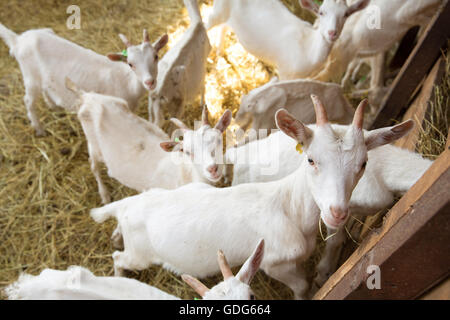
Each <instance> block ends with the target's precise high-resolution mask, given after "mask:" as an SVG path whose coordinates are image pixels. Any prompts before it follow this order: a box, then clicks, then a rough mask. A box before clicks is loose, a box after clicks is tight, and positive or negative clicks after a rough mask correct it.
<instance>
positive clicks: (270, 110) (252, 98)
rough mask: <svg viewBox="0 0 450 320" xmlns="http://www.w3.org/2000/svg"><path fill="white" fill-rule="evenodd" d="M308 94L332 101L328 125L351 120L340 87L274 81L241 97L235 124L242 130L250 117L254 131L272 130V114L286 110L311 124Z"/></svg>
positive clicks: (349, 108) (311, 115)
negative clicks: (241, 127) (331, 122)
mask: <svg viewBox="0 0 450 320" xmlns="http://www.w3.org/2000/svg"><path fill="white" fill-rule="evenodd" d="M311 93H313V94H315V95H318V96H320V97H322V98H323V99H324V100H325V101H333V103H332V104H330V105H328V106H326V107H327V113H328V117H329V120H330V121H334V122H338V123H343V124H346V123H349V122H350V121H351V120H352V117H353V113H354V111H353V109H352V108H351V107H350V104H349V103H348V101H347V99H346V98H345V97H344V95H343V93H342V88H341V87H340V86H339V85H337V84H334V83H324V82H319V81H314V80H305V79H298V80H286V81H278V79H277V78H273V79H272V80H270V81H269V82H268V83H266V84H264V85H263V86H261V87H259V88H256V89H254V90H252V91H250V92H249V93H248V94H247V95H244V96H243V97H242V100H241V106H240V108H239V111H238V112H237V114H236V122H237V123H238V124H239V125H241V126H242V125H243V124H244V123H243V121H245V120H250V119H249V117H248V115H250V117H251V118H253V122H252V128H253V129H255V130H258V129H272V128H275V127H276V126H275V112H277V110H279V109H281V108H285V109H286V110H288V111H289V112H290V113H292V114H293V115H294V116H295V117H296V118H297V119H298V120H300V121H302V122H303V123H313V122H314V121H315V114H314V108H313V105H312V102H311V98H310V94H311Z"/></svg>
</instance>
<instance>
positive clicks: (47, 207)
mask: <svg viewBox="0 0 450 320" xmlns="http://www.w3.org/2000/svg"><path fill="white" fill-rule="evenodd" d="M208 2H209V1H204V3H208ZM283 2H284V3H285V4H286V5H287V6H288V7H289V8H290V9H291V10H293V11H294V12H295V13H296V14H297V15H299V16H302V17H304V18H307V19H311V16H310V15H307V14H305V13H303V12H301V10H300V8H299V7H298V4H297V3H298V2H297V1H294V0H283ZM70 4H71V3H70V2H69V1H62V0H41V1H39V4H37V1H31V0H26V1H18V0H10V1H2V2H1V3H0V22H2V23H3V24H4V25H5V26H7V27H8V28H10V29H12V30H14V31H15V32H18V33H20V32H23V31H25V30H28V29H33V28H42V27H50V28H53V30H54V31H55V32H56V33H57V34H58V35H60V36H62V37H65V38H67V39H69V40H71V41H74V42H76V43H78V44H80V45H82V46H85V47H87V48H90V49H93V50H95V51H96V52H99V53H103V54H105V53H108V52H112V51H121V50H122V49H123V48H122V43H121V41H120V40H119V39H118V37H117V33H119V32H121V33H124V34H126V35H127V36H128V37H129V38H130V39H131V41H132V42H134V43H136V42H138V41H141V38H142V29H143V28H147V29H148V31H149V34H150V37H151V40H156V39H157V38H158V37H159V36H160V35H161V34H163V33H164V32H169V35H170V36H171V38H172V39H176V37H177V36H179V35H180V34H181V33H182V30H184V28H186V27H187V26H188V25H189V20H188V18H187V16H186V10H185V9H184V8H183V3H182V1H181V0H146V1H126V0H108V1H101V2H100V1H96V0H83V1H80V8H81V30H69V29H67V28H66V19H67V17H68V14H67V13H66V8H67V7H68V6H69V5H70ZM204 9H205V10H206V9H207V7H205V8H204ZM172 41H173V40H172ZM226 41H227V45H226V47H227V49H226V50H227V51H226V54H225V57H224V58H220V57H217V56H216V55H215V53H214V52H213V53H212V54H211V56H210V59H209V61H208V76H207V90H208V92H209V93H208V94H209V96H207V101H208V103H209V104H210V110H211V113H212V115H213V117H214V118H215V119H217V118H218V117H219V116H220V114H221V112H222V110H224V109H225V108H230V109H232V111H233V113H235V112H236V111H237V109H238V107H239V101H240V96H241V95H242V94H244V93H247V92H248V91H249V90H251V89H253V88H255V87H257V86H259V85H261V84H263V83H264V82H266V81H267V80H268V79H269V78H270V77H271V76H273V75H274V71H273V68H271V67H270V66H267V65H265V64H263V63H261V62H259V61H257V60H256V59H255V58H254V57H251V56H250V55H247V54H245V52H244V51H243V50H242V49H241V48H239V45H238V44H236V40H235V38H234V36H233V35H228V36H227V40H226ZM230 48H232V49H230ZM448 86H449V80H448V70H447V75H446V80H445V81H444V84H443V87H442V88H441V89H440V90H441V91H440V95H438V96H437V101H436V102H435V105H436V108H435V109H436V110H438V111H436V112H437V114H439V119H440V120H438V122H439V129H437V131H436V129H435V126H434V125H433V123H434V121H436V120H435V118H433V117H431V118H430V119H431V122H430V124H429V126H428V127H427V129H425V133H424V135H423V137H422V140H421V145H422V146H423V147H422V149H420V151H422V152H424V153H426V154H429V155H432V154H438V153H439V150H437V149H436V148H435V147H434V146H435V145H436V143H435V142H434V140H436V139H440V140H441V141H442V139H443V138H442V137H446V132H447V131H445V130H448V114H447V106H448ZM23 95H24V87H23V81H22V76H21V73H20V70H19V68H18V64H17V63H16V61H15V59H14V58H12V57H9V54H8V49H7V47H6V46H5V45H4V44H3V43H2V44H0V287H2V286H6V285H8V284H10V283H11V282H13V281H15V280H16V279H17V278H18V276H19V274H20V273H21V272H27V273H30V274H38V273H39V272H40V271H42V270H43V269H44V268H54V269H66V268H67V267H68V266H70V265H82V266H84V267H87V268H89V269H90V270H91V271H92V272H94V273H95V274H96V275H112V272H113V271H112V259H111V253H112V252H113V248H112V247H111V243H110V236H111V233H112V230H113V228H114V226H115V222H114V221H108V222H107V223H104V224H96V223H94V221H93V220H92V219H91V218H90V217H89V209H90V208H94V207H98V206H100V205H101V202H100V197H99V194H98V192H97V184H96V181H95V179H94V177H93V175H92V173H91V170H90V167H89V163H88V153H87V146H86V141H85V137H84V134H83V131H82V129H81V126H80V124H79V122H78V120H77V117H76V115H75V114H71V113H68V112H66V111H64V110H62V109H55V110H49V109H48V108H47V107H46V106H45V105H44V102H43V101H40V102H39V104H38V112H39V115H40V119H41V121H42V123H43V125H44V126H45V129H46V131H47V136H46V137H42V138H37V137H36V136H35V135H34V132H33V129H32V128H31V126H30V124H29V121H28V119H27V116H26V110H25V107H24V104H23ZM146 106H147V98H146V97H144V98H142V100H141V102H140V106H139V108H138V114H139V115H141V116H143V117H147V110H146V109H147V108H146ZM200 114H201V108H200V106H199V105H193V106H188V108H187V109H186V112H185V115H184V116H183V120H184V121H185V122H186V123H187V124H188V125H192V124H193V121H194V120H195V119H199V117H200ZM427 130H428V131H427ZM431 131H434V133H433V134H434V135H433V137H434V138H433V139H434V140H431V139H428V138H427V137H429V136H430V135H431V134H430V132H431ZM439 131H440V132H441V133H436V132H439ZM436 137H437V138H436ZM426 144H427V147H425V145H426ZM102 175H103V178H104V181H105V183H106V185H107V187H108V189H109V190H110V191H111V193H112V198H113V199H115V200H118V199H121V198H123V197H126V196H130V195H133V194H135V192H134V191H133V190H130V189H128V188H126V187H124V186H122V185H121V184H120V183H118V182H117V181H115V180H113V179H111V178H108V177H107V175H106V170H103V173H102ZM322 245H323V244H322ZM317 259H318V255H315V257H314V259H312V260H311V261H310V262H308V269H309V270H312V266H313V265H314V263H315V262H316V261H317ZM128 276H130V277H133V278H136V279H138V280H141V281H143V282H145V283H148V284H151V285H154V286H156V287H158V288H160V289H162V290H165V291H167V292H169V293H171V294H175V295H177V296H179V297H181V298H185V299H186V298H194V297H196V294H195V293H194V292H193V290H191V289H190V287H188V286H187V285H185V284H184V283H183V282H182V280H181V279H180V277H177V276H175V275H173V274H172V273H170V272H168V271H165V270H163V269H162V268H161V267H159V266H155V267H151V268H149V269H147V270H145V271H143V272H130V273H129V274H128ZM219 281H221V278H220V277H213V278H209V279H206V280H205V281H204V282H205V284H206V285H208V286H213V285H214V284H215V283H217V282H219ZM252 287H253V289H254V291H255V293H256V296H257V298H258V299H289V298H292V293H291V291H290V290H289V289H288V288H287V287H285V286H284V285H282V284H280V283H278V282H277V281H275V280H273V279H270V278H268V277H267V276H265V275H264V274H263V273H262V272H259V273H258V274H257V276H256V278H255V279H254V280H253V283H252ZM0 295H1V296H0V298H5V296H4V295H3V293H0Z"/></svg>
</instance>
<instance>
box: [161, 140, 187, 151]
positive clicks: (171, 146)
mask: <svg viewBox="0 0 450 320" xmlns="http://www.w3.org/2000/svg"><path fill="white" fill-rule="evenodd" d="M159 146H160V147H161V148H162V149H163V150H164V151H166V152H172V151H183V148H182V146H181V143H180V142H175V141H168V142H161V143H160V144H159Z"/></svg>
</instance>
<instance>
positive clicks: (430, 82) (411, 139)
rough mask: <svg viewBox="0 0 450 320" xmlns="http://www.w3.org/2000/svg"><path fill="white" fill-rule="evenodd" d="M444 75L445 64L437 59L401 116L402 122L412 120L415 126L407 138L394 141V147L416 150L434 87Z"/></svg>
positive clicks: (440, 59)
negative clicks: (417, 92) (418, 92)
mask: <svg viewBox="0 0 450 320" xmlns="http://www.w3.org/2000/svg"><path fill="white" fill-rule="evenodd" d="M444 73H445V62H444V61H443V59H442V58H439V59H438V61H437V62H436V63H435V65H434V67H433V69H432V70H431V72H430V74H429V75H428V77H427V78H426V80H425V82H424V84H423V86H422V90H421V92H420V94H419V95H418V96H417V98H416V99H415V100H414V102H413V103H412V104H411V106H410V107H409V108H408V110H407V111H406V113H405V115H404V116H403V119H402V120H403V121H405V120H408V119H413V120H414V121H415V124H416V125H415V127H414V128H413V130H412V131H411V132H410V133H409V134H408V135H407V136H405V137H403V138H401V139H399V140H397V141H396V143H395V145H396V146H397V147H400V148H404V149H408V150H410V151H414V150H415V149H416V144H417V142H418V140H419V133H420V129H421V127H422V123H423V120H424V119H425V114H426V111H427V110H428V105H429V104H428V103H429V101H430V100H431V99H433V97H434V87H435V86H436V85H439V84H440V83H441V82H442V77H443V75H444Z"/></svg>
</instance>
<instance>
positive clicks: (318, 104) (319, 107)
mask: <svg viewBox="0 0 450 320" xmlns="http://www.w3.org/2000/svg"><path fill="white" fill-rule="evenodd" d="M311 100H312V102H313V105H314V110H315V112H316V124H317V125H318V126H322V125H324V124H327V123H328V116H327V111H326V110H325V107H324V106H323V103H322V101H320V99H319V97H318V96H316V95H315V94H312V95H311Z"/></svg>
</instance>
